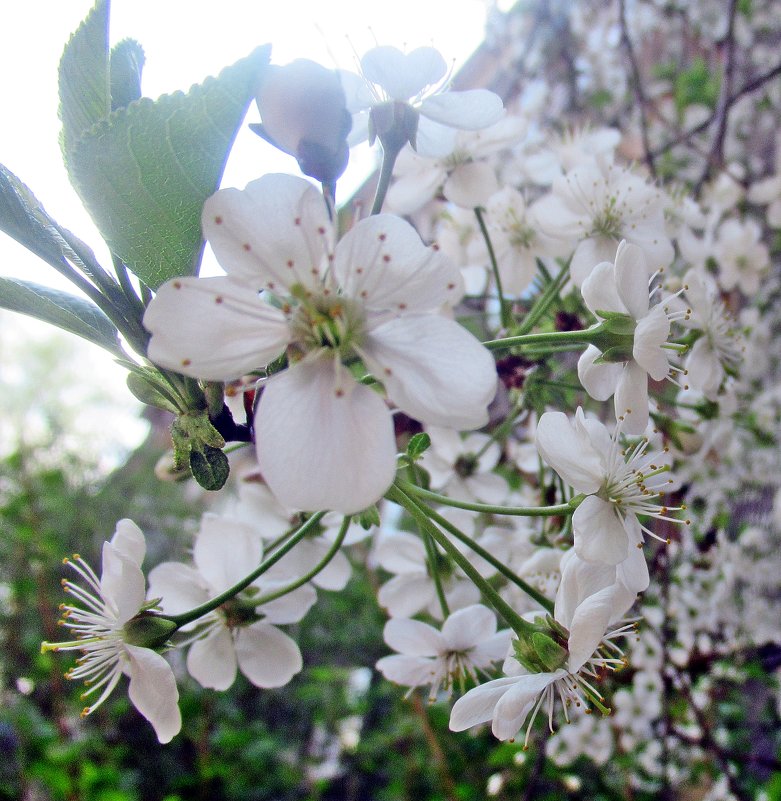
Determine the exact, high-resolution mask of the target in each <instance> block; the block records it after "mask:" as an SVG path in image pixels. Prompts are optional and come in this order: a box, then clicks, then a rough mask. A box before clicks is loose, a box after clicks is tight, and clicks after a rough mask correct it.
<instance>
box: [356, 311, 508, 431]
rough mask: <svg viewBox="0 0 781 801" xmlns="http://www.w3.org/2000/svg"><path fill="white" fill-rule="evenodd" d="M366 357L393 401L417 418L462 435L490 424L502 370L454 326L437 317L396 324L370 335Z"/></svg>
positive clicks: (417, 317) (411, 317) (405, 319)
mask: <svg viewBox="0 0 781 801" xmlns="http://www.w3.org/2000/svg"><path fill="white" fill-rule="evenodd" d="M362 355H363V357H364V360H365V361H366V366H367V367H368V368H369V369H370V370H371V372H372V373H373V374H374V375H375V376H376V377H377V378H378V379H379V380H380V381H382V383H383V384H384V385H385V389H386V390H387V392H388V397H389V398H390V399H391V400H392V401H393V402H394V403H395V404H396V405H397V406H398V407H399V408H400V409H401V410H402V411H403V412H405V413H406V414H408V415H410V416H411V417H414V418H415V419H417V420H420V421H421V422H423V423H428V424H433V425H441V426H448V427H450V428H455V429H458V430H460V431H466V430H471V429H475V428H480V427H482V426H484V425H485V424H486V423H487V422H488V412H487V407H488V404H489V403H490V402H491V401H492V400H493V398H494V395H495V394H496V385H497V379H496V364H495V362H494V360H493V358H492V356H491V354H490V353H489V352H488V351H487V350H486V349H485V348H484V347H483V346H482V345H481V344H480V342H479V341H478V340H477V339H476V338H475V337H473V336H472V334H470V333H469V332H468V331H467V330H466V329H464V328H462V327H461V326H460V325H459V324H458V323H456V322H454V321H453V320H448V319H447V318H445V317H439V316H436V315H433V314H431V315H408V316H405V317H399V318H397V319H395V320H390V321H389V322H387V323H384V324H383V325H381V326H379V327H378V328H375V329H374V330H373V331H372V332H371V333H370V335H369V337H368V338H367V341H366V343H365V345H364V347H363V349H362ZM367 441H370V440H367Z"/></svg>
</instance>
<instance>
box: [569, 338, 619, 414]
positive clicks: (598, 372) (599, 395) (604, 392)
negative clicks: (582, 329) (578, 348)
mask: <svg viewBox="0 0 781 801" xmlns="http://www.w3.org/2000/svg"><path fill="white" fill-rule="evenodd" d="M601 355H602V351H601V350H599V349H598V348H596V347H594V345H589V346H588V347H587V348H586V349H585V350H584V351H583V353H581V354H580V358H579V359H578V379H579V380H580V383H581V384H583V389H585V390H586V392H588V394H589V395H590V396H591V397H592V398H594V400H598V401H605V400H607V399H608V398H609V397H610V396H611V395H613V394H614V393H615V391H616V387H617V386H618V382H619V380H620V379H621V373H622V372H623V369H624V367H623V365H622V364H620V363H617V362H600V363H599V364H595V361H596V360H597V359H598V358H599V357H600V356H601Z"/></svg>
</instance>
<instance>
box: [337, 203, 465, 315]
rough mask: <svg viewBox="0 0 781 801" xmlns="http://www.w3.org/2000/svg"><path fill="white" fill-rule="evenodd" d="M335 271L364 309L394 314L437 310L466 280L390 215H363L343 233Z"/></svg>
mask: <svg viewBox="0 0 781 801" xmlns="http://www.w3.org/2000/svg"><path fill="white" fill-rule="evenodd" d="M334 275H335V277H336V281H337V283H338V284H339V286H340V287H341V288H342V290H343V292H344V293H345V295H347V296H349V297H351V298H355V299H356V300H359V301H360V303H361V304H362V305H363V306H364V307H365V308H367V309H369V310H372V311H377V312H382V311H391V312H393V313H395V314H399V313H411V312H423V311H435V310H438V309H439V308H440V306H442V304H443V303H445V301H446V300H447V299H448V298H449V297H450V295H451V294H452V292H453V290H454V289H455V288H456V287H457V286H458V285H459V284H460V283H461V278H460V274H459V271H458V269H457V268H456V267H455V265H453V264H452V263H451V262H450V261H449V260H448V259H447V258H445V256H443V255H442V254H441V253H438V252H437V251H435V250H434V249H433V248H429V247H426V246H425V245H424V244H423V242H422V240H421V238H420V235H419V234H418V232H417V231H416V230H415V229H414V228H413V227H412V226H411V225H410V224H409V223H408V222H405V221H404V220H402V219H400V218H399V217H396V216H394V215H391V214H377V215H374V216H372V217H368V218H367V219H365V220H361V221H360V222H359V223H358V224H357V225H355V227H353V228H352V229H351V230H350V231H348V233H346V234H345V235H344V237H343V238H342V239H341V240H340V242H339V245H338V246H337V248H336V259H335V262H334Z"/></svg>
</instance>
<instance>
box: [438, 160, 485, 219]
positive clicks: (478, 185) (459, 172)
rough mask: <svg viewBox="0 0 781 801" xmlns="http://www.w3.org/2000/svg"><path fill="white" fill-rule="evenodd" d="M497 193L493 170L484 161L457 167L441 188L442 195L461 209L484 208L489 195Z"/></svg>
mask: <svg viewBox="0 0 781 801" xmlns="http://www.w3.org/2000/svg"><path fill="white" fill-rule="evenodd" d="M498 191H499V182H498V180H497V179H496V173H495V172H494V168H493V167H492V166H491V165H490V164H487V163H486V162H484V161H473V162H470V163H469V164H461V165H459V166H458V167H456V168H455V169H454V170H453V172H452V173H451V174H450V177H449V178H448V179H447V181H445V185H444V187H443V188H442V194H444V196H445V197H446V198H447V199H448V200H449V201H450V202H451V203H455V204H456V206H461V208H463V209H474V208H475V207H477V206H484V205H485V204H486V203H487V202H488V199H489V198H490V197H491V195H493V194H494V193H495V192H498Z"/></svg>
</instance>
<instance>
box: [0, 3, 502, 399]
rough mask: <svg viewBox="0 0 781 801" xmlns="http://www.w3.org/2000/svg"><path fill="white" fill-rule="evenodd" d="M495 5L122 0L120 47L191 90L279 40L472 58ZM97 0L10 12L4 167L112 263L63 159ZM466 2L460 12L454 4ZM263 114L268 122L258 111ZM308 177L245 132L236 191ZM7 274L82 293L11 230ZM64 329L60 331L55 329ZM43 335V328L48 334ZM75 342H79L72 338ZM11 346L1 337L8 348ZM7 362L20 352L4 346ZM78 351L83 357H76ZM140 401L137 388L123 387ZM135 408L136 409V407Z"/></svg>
mask: <svg viewBox="0 0 781 801" xmlns="http://www.w3.org/2000/svg"><path fill="white" fill-rule="evenodd" d="M486 3H487V0H391V2H388V0H362V1H360V2H359V0H329V1H328V2H325V1H324V0H282V2H278V1H276V0H275V2H271V1H270V0H219V2H218V1H217V0H208V1H207V0H164V1H163V2H161V1H160V0H114V1H113V3H112V17H111V41H112V43H116V42H118V41H120V40H121V39H123V38H126V37H132V38H134V39H137V40H138V41H139V42H141V44H142V45H143V47H144V50H145V52H146V65H145V68H144V74H143V92H144V94H145V95H147V96H149V97H157V96H158V95H160V94H163V93H166V92H171V91H175V90H177V89H187V88H188V87H189V86H190V85H191V84H193V83H197V82H200V81H201V80H202V79H203V78H204V77H206V76H207V75H212V74H216V73H217V72H219V71H220V70H221V69H222V68H223V67H224V66H227V65H228V64H231V63H233V62H234V61H236V60H237V59H239V58H241V57H243V56H245V55H247V54H248V53H249V52H251V51H252V50H253V49H254V48H255V47H256V46H258V45H259V44H264V43H266V42H271V44H272V61H273V62H274V63H277V64H285V63H287V62H289V61H292V60H293V59H295V58H302V57H306V58H311V59H313V60H314V61H318V62H320V63H322V64H323V65H324V66H328V67H337V66H338V67H341V68H345V69H352V68H353V67H354V65H355V62H356V53H357V54H359V55H360V54H362V53H363V52H365V51H366V50H368V49H370V48H371V47H373V46H374V45H375V44H390V45H395V46H397V47H400V48H402V49H405V48H406V49H408V50H411V49H414V48H415V47H419V46H421V45H433V46H435V47H436V48H437V49H439V50H440V51H441V52H442V54H443V55H444V57H445V59H446V60H447V61H455V63H456V65H459V64H461V63H463V61H464V60H465V59H466V58H467V57H468V56H469V54H470V53H471V52H472V51H473V50H474V49H475V47H477V45H478V44H479V43H480V41H481V40H482V38H483V30H484V20H485V11H486ZM91 7H92V0H67V2H64V1H63V0H37V2H35V3H23V2H19V3H14V4H13V5H12V6H9V7H7V8H6V9H5V10H4V12H3V22H4V25H3V29H4V41H3V47H2V48H0V75H1V76H3V77H2V79H0V108H2V109H3V124H2V125H0V163H2V164H4V165H5V166H6V167H8V168H9V169H10V170H11V171H13V172H14V173H16V175H18V176H19V178H21V180H22V181H24V182H25V183H26V184H27V185H28V186H29V187H30V188H31V189H32V190H33V191H34V192H35V194H36V196H37V197H38V199H39V200H40V201H41V202H42V204H43V205H44V207H45V208H46V210H47V211H48V212H49V214H51V215H52V216H53V217H54V218H55V219H56V220H57V221H58V222H59V223H60V224H62V225H64V226H65V227H66V228H69V229H70V230H72V231H73V232H74V233H76V234H77V235H78V236H79V237H80V238H82V239H83V240H85V241H86V242H87V243H88V244H90V245H91V246H93V248H94V249H95V251H96V253H97V254H98V257H99V258H100V259H102V261H103V263H104V264H106V263H107V262H108V259H107V258H106V256H105V251H103V250H102V249H101V247H100V244H101V243H100V241H99V237H98V234H97V232H96V231H95V229H94V228H93V227H92V224H91V221H90V219H89V217H88V216H87V214H86V212H85V211H84V210H83V209H82V207H81V203H80V201H79V199H78V197H77V195H76V194H75V193H74V191H73V190H72V189H71V187H70V184H69V183H68V180H67V177H66V175H65V171H64V168H63V166H62V161H61V157H60V150H59V144H58V134H59V129H60V123H59V120H58V117H57V105H58V100H57V65H58V62H59V59H60V55H61V53H62V49H63V47H64V45H65V42H66V41H67V39H68V37H69V36H70V33H71V32H72V31H73V30H75V29H76V27H78V25H79V23H80V21H81V20H82V19H83V18H84V16H85V15H86V14H87V12H88V11H89V9H90V8H91ZM456 7H457V13H454V9H455V8H456ZM250 115H255V116H251V119H254V118H255V117H256V116H257V111H256V110H255V109H254V108H253V109H251V111H250ZM354 161H355V162H357V163H356V164H355V165H353V164H352V163H351V167H352V169H350V168H348V173H347V174H346V175H345V177H344V179H343V182H342V183H343V184H345V185H347V184H348V183H351V184H352V185H357V184H358V183H359V182H360V179H361V177H362V176H363V175H364V174H366V172H367V171H368V169H369V167H370V165H371V159H370V158H369V157H368V155H367V153H363V154H362V155H361V156H360V157H359V154H355V156H354ZM279 171H289V172H294V173H295V172H297V168H296V164H295V161H294V160H293V159H292V158H290V157H288V156H284V155H283V154H279V153H277V152H276V151H275V150H274V149H273V148H272V147H271V146H270V145H268V144H266V143H265V142H263V141H262V140H260V139H259V138H258V137H256V136H255V135H254V134H252V133H250V132H249V131H247V130H246V129H244V130H243V131H242V132H241V133H240V134H239V137H238V139H237V143H236V147H235V149H234V153H233V155H232V157H231V160H230V161H229V164H228V168H227V170H226V173H225V179H224V184H225V185H233V186H240V187H241V186H244V185H245V184H246V183H247V182H248V181H250V180H252V179H253V178H255V177H258V175H260V174H262V173H265V172H279ZM0 275H9V276H14V277H18V278H25V279H27V280H32V281H36V282H38V283H44V284H50V285H52V286H57V287H59V288H61V289H65V290H71V289H72V285H71V284H69V283H68V282H67V281H66V280H65V279H63V278H61V277H60V276H59V275H57V274H56V273H55V272H54V271H53V270H52V269H51V268H49V267H48V266H46V265H43V264H42V263H41V262H40V261H39V260H38V259H37V258H36V257H34V256H32V255H31V254H29V253H28V252H27V251H26V250H25V249H24V248H22V247H21V246H20V245H17V243H16V242H14V241H13V240H11V239H10V238H9V237H8V236H6V235H5V234H3V233H0ZM9 326H13V328H14V331H15V332H17V333H18V331H19V330H24V326H34V327H36V328H43V327H45V324H44V323H38V322H37V321H32V320H28V318H22V317H21V316H20V315H15V314H12V313H10V312H0V337H5V335H7V333H8V327H9ZM51 330H54V329H51ZM36 334H37V332H36ZM62 336H64V337H69V338H70V339H73V337H71V335H69V334H62ZM1 344H2V342H0V345H1ZM84 347H85V348H89V349H90V350H91V351H92V353H90V357H89V359H90V362H91V365H90V370H89V371H85V380H87V375H88V374H91V375H93V376H94V375H96V370H95V365H96V363H97V364H98V365H100V367H99V368H98V370H97V376H98V377H99V379H100V380H101V381H102V382H110V383H112V384H114V385H120V386H121V385H123V384H124V371H122V370H121V369H120V368H118V367H117V366H116V365H114V364H113V362H112V361H111V358H110V357H109V356H108V355H105V357H104V355H103V352H102V351H101V350H100V349H99V348H97V347H95V346H91V345H88V344H87V343H84ZM0 350H2V351H4V352H3V358H4V359H6V358H7V355H8V348H7V347H6V348H0ZM76 352H77V353H78V351H76ZM121 392H124V395H126V396H128V403H131V400H132V399H129V393H127V391H126V390H121ZM134 408H135V407H134V406H133V405H132V403H131V405H130V406H128V409H134Z"/></svg>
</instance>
